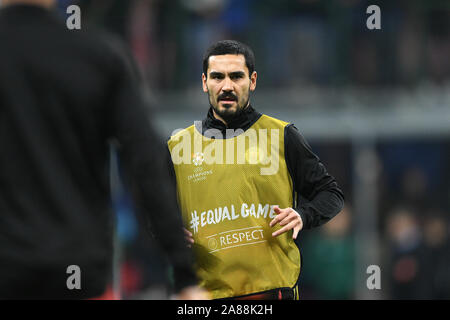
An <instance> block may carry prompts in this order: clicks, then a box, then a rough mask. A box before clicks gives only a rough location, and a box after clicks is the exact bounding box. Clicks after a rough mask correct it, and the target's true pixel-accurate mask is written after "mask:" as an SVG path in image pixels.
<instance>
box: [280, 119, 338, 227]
mask: <svg viewBox="0 0 450 320" xmlns="http://www.w3.org/2000/svg"><path fill="white" fill-rule="evenodd" d="M285 157H286V163H287V166H288V170H289V172H290V174H291V177H292V180H293V182H294V190H295V191H296V192H297V195H298V198H297V206H296V208H294V209H295V210H296V211H297V212H298V213H299V214H300V216H301V217H302V220H303V228H304V229H310V228H314V227H318V226H320V225H322V224H324V223H326V222H327V221H329V220H330V219H331V218H333V217H334V216H335V215H337V214H338V213H339V212H340V211H341V210H342V208H343V206H344V195H343V193H342V191H341V190H340V189H339V186H338V184H337V182H336V180H335V179H334V177H332V176H331V175H330V174H329V173H328V172H327V170H326V168H325V166H324V165H323V164H322V162H321V161H320V159H319V157H317V156H316V155H315V154H314V153H313V152H312V150H311V147H310V146H309V144H308V143H307V142H306V140H305V138H304V137H303V136H302V135H301V134H300V132H299V131H298V130H297V128H296V127H295V126H294V125H288V126H287V127H286V128H285Z"/></svg>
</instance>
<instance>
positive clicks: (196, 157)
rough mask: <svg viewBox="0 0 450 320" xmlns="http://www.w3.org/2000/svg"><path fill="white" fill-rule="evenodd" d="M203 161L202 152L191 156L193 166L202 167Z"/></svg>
mask: <svg viewBox="0 0 450 320" xmlns="http://www.w3.org/2000/svg"><path fill="white" fill-rule="evenodd" d="M204 160H205V155H204V154H203V153H202V152H196V153H194V155H193V156H192V162H193V163H194V165H195V166H200V165H202V163H203V161H204Z"/></svg>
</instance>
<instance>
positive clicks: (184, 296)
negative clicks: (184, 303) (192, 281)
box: [173, 286, 211, 300]
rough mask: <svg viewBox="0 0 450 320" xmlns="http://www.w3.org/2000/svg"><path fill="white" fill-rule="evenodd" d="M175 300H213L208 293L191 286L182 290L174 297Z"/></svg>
mask: <svg viewBox="0 0 450 320" xmlns="http://www.w3.org/2000/svg"><path fill="white" fill-rule="evenodd" d="M173 299H174V300H211V295H210V294H209V292H208V291H206V290H205V289H203V288H200V287H198V286H190V287H186V288H184V289H183V290H181V291H180V292H179V293H178V294H177V295H175V296H174V297H173Z"/></svg>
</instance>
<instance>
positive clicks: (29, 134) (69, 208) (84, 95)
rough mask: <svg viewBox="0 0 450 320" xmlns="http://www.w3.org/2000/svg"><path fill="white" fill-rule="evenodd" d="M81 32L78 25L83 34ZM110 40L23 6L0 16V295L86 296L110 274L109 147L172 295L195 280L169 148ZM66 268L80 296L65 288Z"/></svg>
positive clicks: (127, 64) (99, 288)
mask: <svg viewBox="0 0 450 320" xmlns="http://www.w3.org/2000/svg"><path fill="white" fill-rule="evenodd" d="M84 27H85V26H82V28H84ZM123 52H125V51H124V50H122V48H121V45H120V44H119V43H118V42H117V41H115V40H113V39H111V38H110V37H109V36H106V35H100V34H98V33H96V32H92V31H89V33H88V32H86V31H85V30H81V31H76V30H75V31H69V30H68V29H67V28H66V26H65V22H64V21H60V20H59V19H58V18H57V17H56V16H55V15H54V14H53V13H52V12H50V11H47V10H45V9H43V8H40V7H37V6H36V7H35V6H30V5H14V6H10V7H6V8H4V9H2V10H0V299H1V298H8V297H9V298H11V297H12V298H24V297H25V298H66V297H75V298H88V297H92V296H96V295H100V294H101V293H102V292H103V291H104V290H105V287H106V284H107V282H109V281H110V279H111V269H112V230H113V217H114V216H113V214H112V213H113V212H112V208H111V197H110V182H109V155H110V146H111V142H114V144H115V145H116V146H117V149H118V152H119V155H120V160H121V163H122V164H123V169H124V172H125V176H126V181H127V182H128V185H129V186H130V188H131V190H132V193H133V196H134V198H135V200H136V203H137V208H138V211H139V212H140V213H142V214H143V216H144V217H145V219H147V220H151V222H152V229H153V232H154V234H155V235H156V236H157V237H158V238H159V240H160V242H161V244H162V246H163V248H164V249H165V250H166V252H167V253H168V256H169V258H170V259H171V262H172V263H173V266H174V269H175V276H176V280H178V281H177V284H178V286H177V289H179V288H180V287H183V286H186V285H189V284H193V283H195V282H196V279H195V277H194V273H193V271H192V269H191V267H190V263H191V257H190V254H189V253H188V252H187V251H186V245H185V243H184V240H183V234H182V229H181V219H180V217H179V216H180V215H179V213H178V208H177V206H176V200H175V199H176V198H175V189H174V186H173V185H170V178H169V175H168V173H167V170H165V169H164V168H166V164H165V163H164V160H165V157H160V156H158V155H164V154H165V152H166V151H165V146H164V143H163V141H162V140H160V139H159V138H158V137H157V135H156V134H155V132H153V131H152V129H151V126H150V123H149V115H148V113H147V111H146V110H147V109H148V108H147V107H146V105H145V103H144V100H143V98H142V94H141V93H142V92H140V90H139V88H140V87H141V85H140V83H139V81H138V78H137V77H136V73H135V70H134V69H133V68H132V67H131V64H130V62H129V60H127V58H126V54H125V53H123ZM69 265H78V266H79V267H80V268H81V290H80V291H77V290H72V291H69V290H68V289H67V287H66V279H67V277H68V276H69V275H68V274H66V269H67V267H68V266H69Z"/></svg>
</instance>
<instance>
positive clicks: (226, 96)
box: [217, 92, 238, 101]
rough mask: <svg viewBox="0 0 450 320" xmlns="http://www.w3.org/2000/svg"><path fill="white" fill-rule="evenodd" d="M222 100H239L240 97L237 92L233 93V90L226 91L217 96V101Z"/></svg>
mask: <svg viewBox="0 0 450 320" xmlns="http://www.w3.org/2000/svg"><path fill="white" fill-rule="evenodd" d="M220 100H234V101H237V100H238V98H237V96H236V95H235V94H233V93H231V92H225V93H222V94H221V95H219V96H218V97H217V101H220Z"/></svg>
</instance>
